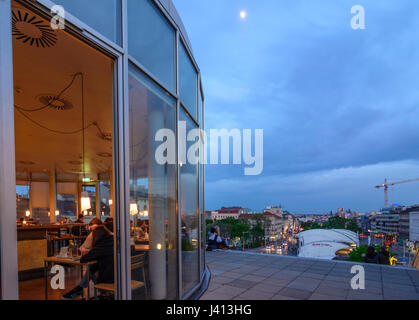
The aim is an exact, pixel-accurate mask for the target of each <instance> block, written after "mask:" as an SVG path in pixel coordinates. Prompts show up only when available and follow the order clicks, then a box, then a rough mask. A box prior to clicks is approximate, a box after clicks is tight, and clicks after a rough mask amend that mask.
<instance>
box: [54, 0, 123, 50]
mask: <svg viewBox="0 0 419 320" xmlns="http://www.w3.org/2000/svg"><path fill="white" fill-rule="evenodd" d="M54 2H55V3H56V4H58V5H61V6H63V7H64V9H65V10H66V11H67V12H69V13H71V14H72V15H74V16H75V17H76V18H77V19H79V20H80V21H83V22H84V23H86V24H88V25H89V26H90V27H92V28H93V29H95V30H96V31H97V32H99V33H101V34H103V35H104V36H105V37H107V38H109V39H110V40H112V41H114V42H116V43H117V44H119V45H121V43H122V41H121V38H122V36H121V30H122V28H121V1H120V0H88V1H86V0H54Z"/></svg>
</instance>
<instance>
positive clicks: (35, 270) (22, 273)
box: [17, 224, 84, 281]
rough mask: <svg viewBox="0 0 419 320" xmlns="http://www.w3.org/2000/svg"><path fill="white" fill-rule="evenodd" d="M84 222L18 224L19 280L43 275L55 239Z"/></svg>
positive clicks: (52, 251)
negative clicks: (45, 262)
mask: <svg viewBox="0 0 419 320" xmlns="http://www.w3.org/2000/svg"><path fill="white" fill-rule="evenodd" d="M76 226H77V227H82V226H84V225H83V224H51V225H33V226H18V227H17V239H18V243H17V245H18V270H19V280H20V281H22V280H23V281H25V280H29V279H34V278H38V277H42V275H43V267H44V258H45V257H49V256H52V255H53V254H54V241H53V239H60V238H65V236H63V231H64V233H66V232H68V231H69V230H71V229H72V228H73V227H76Z"/></svg>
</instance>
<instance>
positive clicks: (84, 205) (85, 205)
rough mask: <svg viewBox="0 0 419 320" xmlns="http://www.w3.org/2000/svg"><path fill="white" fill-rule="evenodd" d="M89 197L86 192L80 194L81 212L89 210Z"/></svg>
mask: <svg viewBox="0 0 419 320" xmlns="http://www.w3.org/2000/svg"><path fill="white" fill-rule="evenodd" d="M91 207H92V206H91V204H90V197H89V194H88V193H87V191H83V192H82V193H81V211H86V210H89V209H90V208H91Z"/></svg>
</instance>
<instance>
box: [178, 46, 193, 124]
mask: <svg viewBox="0 0 419 320" xmlns="http://www.w3.org/2000/svg"><path fill="white" fill-rule="evenodd" d="M179 86H180V99H181V100H182V103H183V105H184V106H185V107H186V108H187V109H188V111H189V113H190V114H191V115H192V117H194V118H195V119H196V118H197V105H196V103H197V73H196V70H195V67H194V66H193V65H192V62H191V60H190V59H189V56H188V54H187V53H186V49H185V47H184V46H183V44H181V45H180V46H179Z"/></svg>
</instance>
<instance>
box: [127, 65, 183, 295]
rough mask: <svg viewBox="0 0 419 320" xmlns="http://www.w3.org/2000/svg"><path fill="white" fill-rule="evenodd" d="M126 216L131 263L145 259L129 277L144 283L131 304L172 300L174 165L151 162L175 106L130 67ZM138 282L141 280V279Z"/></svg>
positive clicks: (172, 127) (174, 274) (170, 124)
mask: <svg viewBox="0 0 419 320" xmlns="http://www.w3.org/2000/svg"><path fill="white" fill-rule="evenodd" d="M129 87H130V91H129V100H130V109H129V121H130V130H129V139H130V144H129V145H130V154H129V157H130V217H131V243H132V248H131V249H132V250H131V252H132V256H131V264H132V266H134V264H133V263H134V261H135V259H137V257H140V258H141V256H142V255H145V261H146V268H145V272H144V273H143V269H142V268H134V269H132V275H131V278H132V279H133V280H135V281H140V282H144V280H145V281H146V283H147V284H148V287H149V288H150V290H149V291H150V292H149V293H147V290H145V288H137V289H134V288H132V289H133V291H132V297H133V298H134V299H144V298H147V297H149V298H152V299H175V298H177V288H178V285H177V279H178V277H177V265H178V263H177V253H176V250H177V245H176V241H177V215H176V165H175V163H172V164H163V165H160V164H158V163H157V162H156V160H155V153H156V149H157V148H158V147H159V145H160V144H161V143H162V142H156V141H155V139H154V137H155V135H156V133H157V132H158V131H159V130H160V129H170V130H171V131H172V132H173V137H174V132H175V125H176V102H175V100H174V99H172V98H170V96H168V94H167V93H166V92H164V91H163V90H162V89H160V88H159V87H158V86H157V85H155V84H154V83H152V82H151V80H149V79H148V78H147V77H146V76H145V75H144V74H143V73H142V72H141V71H139V70H138V69H136V68H135V67H133V66H131V67H130V76H129ZM144 277H145V278H146V279H144Z"/></svg>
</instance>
